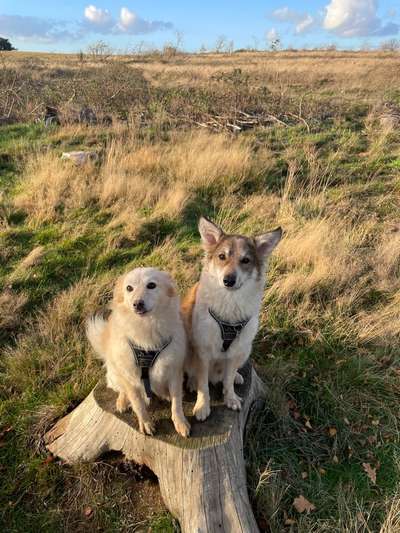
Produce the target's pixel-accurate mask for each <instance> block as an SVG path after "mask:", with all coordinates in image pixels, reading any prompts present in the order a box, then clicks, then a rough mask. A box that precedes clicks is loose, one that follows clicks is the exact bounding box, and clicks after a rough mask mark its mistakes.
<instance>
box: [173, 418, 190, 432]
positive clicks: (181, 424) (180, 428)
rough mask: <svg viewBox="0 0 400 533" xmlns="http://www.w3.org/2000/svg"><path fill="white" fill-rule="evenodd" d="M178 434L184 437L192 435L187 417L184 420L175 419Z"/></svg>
mask: <svg viewBox="0 0 400 533" xmlns="http://www.w3.org/2000/svg"><path fill="white" fill-rule="evenodd" d="M173 423H174V426H175V429H176V432H177V433H179V435H181V436H182V437H189V435H190V424H189V422H188V421H187V420H186V418H185V417H183V418H175V420H173Z"/></svg>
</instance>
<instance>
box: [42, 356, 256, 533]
mask: <svg viewBox="0 0 400 533" xmlns="http://www.w3.org/2000/svg"><path fill="white" fill-rule="evenodd" d="M241 373H242V375H243V377H244V383H243V385H240V386H236V392H237V393H238V394H239V395H240V396H241V397H242V398H243V407H242V410H241V411H240V412H235V411H231V410H229V409H227V408H226V407H225V406H224V405H223V402H222V394H221V390H220V389H217V388H213V387H212V390H211V399H212V411H211V415H210V417H209V418H208V419H207V421H206V422H197V421H195V419H194V418H193V417H190V416H189V415H190V412H191V409H192V407H193V400H194V398H193V397H190V396H189V397H188V398H185V402H184V409H185V414H186V415H187V416H188V418H189V419H190V422H191V424H192V431H191V437H190V438H189V439H184V438H182V437H180V436H179V435H178V434H177V433H176V432H175V430H174V427H173V425H172V422H171V419H170V407H169V404H168V403H166V402H161V401H158V400H154V407H153V410H152V417H153V419H154V421H155V423H156V428H157V433H156V435H155V436H153V437H151V436H147V435H143V434H142V433H139V431H138V426H137V422H136V418H135V417H134V416H133V414H132V413H124V414H120V413H117V412H116V411H115V400H116V393H114V391H112V390H110V389H108V388H106V386H105V385H104V384H99V385H97V386H96V387H95V388H94V389H93V391H92V392H91V393H90V394H89V396H88V397H87V398H86V399H85V400H84V401H83V402H82V403H81V404H80V405H79V406H78V407H76V409H74V410H73V411H72V412H71V413H69V414H68V415H67V416H65V417H64V418H62V419H61V420H59V421H58V422H57V423H56V425H55V426H54V427H53V429H51V430H50V431H49V432H48V433H47V434H46V436H45V441H46V445H47V448H48V449H49V450H50V452H51V453H53V454H54V455H55V456H58V457H61V458H62V459H63V460H64V461H66V462H67V463H77V462H82V461H94V460H95V459H97V458H98V457H99V456H100V455H102V454H103V453H105V452H108V451H111V450H114V451H120V452H122V453H123V454H124V456H125V457H126V459H128V460H132V461H135V462H136V463H138V464H144V465H146V466H148V467H149V468H150V469H151V470H152V471H153V472H154V473H155V474H156V475H157V477H158V480H159V484H160V490H161V495H162V497H163V500H164V502H165V504H166V506H167V507H168V509H169V510H170V512H171V513H172V514H173V515H174V516H175V517H176V518H177V519H178V520H179V522H180V525H181V529H182V531H183V532H184V533H194V532H195V533H214V532H217V531H218V532H224V533H233V532H235V533H236V532H242V533H253V532H254V533H256V532H257V531H258V528H257V524H256V521H255V518H254V515H253V512H252V509H251V506H250V502H249V497H248V493H247V486H246V470H245V463H244V457H243V433H244V430H245V425H246V420H247V417H248V415H249V411H250V409H251V407H252V405H253V404H254V402H256V401H259V400H261V399H262V398H263V397H264V387H263V384H262V382H261V380H260V378H259V377H258V376H257V374H256V372H255V370H254V369H253V368H252V366H251V365H250V364H249V363H248V364H247V365H246V366H245V367H244V368H243V369H242V370H241ZM189 400H191V401H189Z"/></svg>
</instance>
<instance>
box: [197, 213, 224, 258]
mask: <svg viewBox="0 0 400 533" xmlns="http://www.w3.org/2000/svg"><path fill="white" fill-rule="evenodd" d="M199 232H200V236H201V242H202V243H203V247H204V248H205V249H206V250H207V249H209V248H212V247H213V246H215V245H216V244H217V242H218V241H219V240H220V238H221V237H222V235H223V234H224V232H223V231H222V229H221V228H220V227H219V226H217V225H216V224H214V222H211V220H208V218H206V217H201V218H200V220H199Z"/></svg>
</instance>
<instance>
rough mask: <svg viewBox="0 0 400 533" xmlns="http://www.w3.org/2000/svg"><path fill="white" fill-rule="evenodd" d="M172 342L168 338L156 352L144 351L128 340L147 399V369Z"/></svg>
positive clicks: (149, 389) (148, 394) (149, 395)
mask: <svg viewBox="0 0 400 533" xmlns="http://www.w3.org/2000/svg"><path fill="white" fill-rule="evenodd" d="M171 342H172V337H170V338H169V339H168V340H167V341H166V342H165V343H164V344H163V345H162V346H161V348H158V349H157V350H145V349H144V348H142V347H141V346H137V345H136V344H134V343H133V342H132V341H131V339H128V344H129V346H130V348H131V350H132V353H133V355H134V357H135V362H136V364H137V366H138V367H139V368H140V371H141V374H140V379H141V380H142V381H143V384H144V388H145V390H146V394H147V397H148V398H151V386H150V376H149V369H150V368H151V367H152V366H153V365H154V362H155V360H156V359H157V357H158V356H159V355H160V353H161V352H162V351H163V350H165V348H166V347H167V346H169V345H170V344H171Z"/></svg>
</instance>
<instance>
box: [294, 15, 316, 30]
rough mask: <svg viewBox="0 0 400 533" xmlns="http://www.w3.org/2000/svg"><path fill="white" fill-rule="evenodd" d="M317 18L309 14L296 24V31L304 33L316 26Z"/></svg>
mask: <svg viewBox="0 0 400 533" xmlns="http://www.w3.org/2000/svg"><path fill="white" fill-rule="evenodd" d="M314 23H315V19H314V17H312V16H311V15H309V14H307V15H306V16H305V17H304V18H303V19H302V20H300V21H299V22H298V23H297V24H296V33H304V32H306V31H308V30H310V29H311V28H312V26H314Z"/></svg>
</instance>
